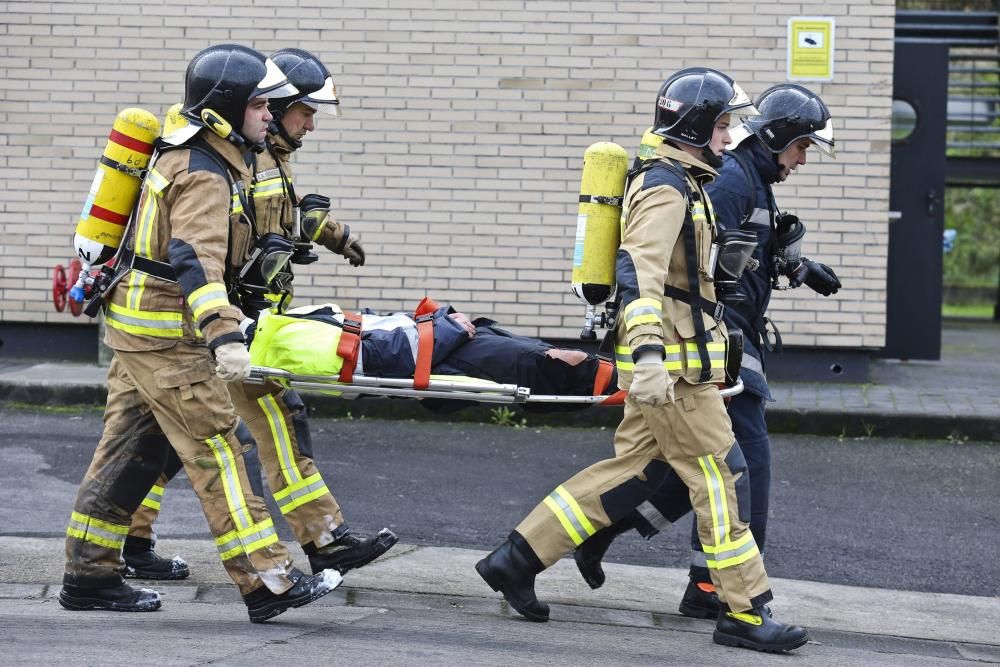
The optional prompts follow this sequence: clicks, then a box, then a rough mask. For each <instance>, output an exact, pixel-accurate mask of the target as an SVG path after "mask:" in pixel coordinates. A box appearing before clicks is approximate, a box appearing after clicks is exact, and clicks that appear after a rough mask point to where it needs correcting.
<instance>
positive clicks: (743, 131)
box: [726, 123, 753, 151]
mask: <svg viewBox="0 0 1000 667" xmlns="http://www.w3.org/2000/svg"><path fill="white" fill-rule="evenodd" d="M752 135H753V130H751V129H750V128H749V127H747V124H746V123H740V124H739V125H737V126H736V127H734V128H732V129H731V130H729V143H728V144H726V150H727V151H731V150H733V149H734V148H736V147H737V146H739V145H740V144H741V143H743V140H744V139H746V138H747V137H749V136H752Z"/></svg>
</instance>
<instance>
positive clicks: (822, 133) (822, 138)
mask: <svg viewBox="0 0 1000 667" xmlns="http://www.w3.org/2000/svg"><path fill="white" fill-rule="evenodd" d="M809 138H810V139H812V142H813V145H814V146H816V148H818V149H820V150H821V151H822V152H823V153H824V154H825V155H828V156H830V157H837V151H836V150H835V149H834V144H833V119H832V118H831V119H828V120H827V121H826V124H825V125H823V127H821V128H820V129H818V130H816V131H815V132H813V133H812V134H811V135H809Z"/></svg>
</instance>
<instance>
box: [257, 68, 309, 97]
mask: <svg viewBox="0 0 1000 667" xmlns="http://www.w3.org/2000/svg"><path fill="white" fill-rule="evenodd" d="M265 65H266V67H267V71H266V72H265V73H264V78H263V79H261V80H260V83H258V84H257V90H258V91H259V92H258V93H257V95H255V96H254V97H264V98H268V99H269V98H272V97H291V96H292V95H295V94H296V93H298V92H299V89H298V88H296V87H295V86H293V85H292V84H290V83H289V82H288V78H287V77H286V76H285V73H284V72H282V71H281V68H280V67H278V66H277V65H275V64H274V62H273V61H272V60H271V59H270V58H268V59H267V60H266V61H265Z"/></svg>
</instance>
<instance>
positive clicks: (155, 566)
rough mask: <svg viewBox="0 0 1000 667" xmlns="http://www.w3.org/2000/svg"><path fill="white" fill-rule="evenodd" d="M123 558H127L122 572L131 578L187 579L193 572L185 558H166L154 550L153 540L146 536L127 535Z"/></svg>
mask: <svg viewBox="0 0 1000 667" xmlns="http://www.w3.org/2000/svg"><path fill="white" fill-rule="evenodd" d="M122 558H124V559H125V571H124V572H123V573H122V574H123V575H124V576H125V577H128V578H130V579H159V580H165V579H170V580H175V579H187V578H188V575H189V574H191V571H190V570H189V569H188V564H187V563H185V562H184V559H183V558H181V557H180V556H174V557H173V558H164V557H163V556H161V555H160V554H158V553H156V551H154V550H153V541H152V540H147V539H146V538H144V537H133V536H132V535H129V536H128V537H126V538H125V548H124V549H122Z"/></svg>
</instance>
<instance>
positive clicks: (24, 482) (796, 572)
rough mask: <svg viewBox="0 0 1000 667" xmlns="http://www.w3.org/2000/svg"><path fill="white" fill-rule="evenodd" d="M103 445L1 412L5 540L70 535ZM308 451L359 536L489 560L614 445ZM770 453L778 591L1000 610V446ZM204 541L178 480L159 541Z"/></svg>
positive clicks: (392, 435)
mask: <svg viewBox="0 0 1000 667" xmlns="http://www.w3.org/2000/svg"><path fill="white" fill-rule="evenodd" d="M100 433H101V415H100V413H99V412H61V411H52V410H47V411H39V410H30V409H23V410H22V409H11V408H0V462H2V465H0V534H2V535H18V536H49V537H53V536H59V535H61V534H63V531H64V530H65V525H66V520H67V517H68V514H69V511H70V509H71V505H72V502H73V498H74V496H75V491H76V485H77V484H78V482H79V480H80V478H81V476H82V474H83V472H84V470H85V469H86V467H87V464H88V463H89V461H90V457H91V454H92V452H93V448H94V446H95V444H96V442H97V440H98V438H99V437H100ZM313 435H314V441H315V443H314V444H315V450H316V451H315V454H316V461H317V464H318V466H319V469H320V470H321V471H322V472H323V474H324V478H325V479H326V481H327V484H328V485H329V486H330V488H331V489H332V490H333V492H334V494H335V495H336V496H337V498H338V500H339V501H340V503H341V505H342V507H343V509H344V513H345V517H346V518H347V521H348V523H349V524H350V525H352V526H355V527H356V528H357V529H359V530H361V531H371V530H375V529H377V528H379V527H381V526H383V525H384V526H389V527H391V528H392V529H393V530H395V531H396V532H397V533H398V534H399V535H400V538H401V540H402V541H404V542H408V543H416V544H425V545H435V546H455V547H466V548H474V549H482V550H488V549H491V548H493V547H494V546H496V545H497V544H498V543H499V542H500V541H501V540H502V539H503V538H504V537H505V536H506V534H507V533H508V532H509V531H510V529H511V528H513V527H514V526H515V525H516V524H517V522H518V521H520V519H521V518H522V517H523V516H524V515H525V514H526V513H527V512H528V511H529V510H530V509H531V508H532V507H533V506H534V504H535V503H537V502H538V501H539V500H541V498H542V497H543V496H544V495H545V494H547V493H548V492H549V491H550V490H551V489H552V488H553V487H554V486H555V485H556V484H558V483H559V482H561V481H563V480H564V479H565V478H567V477H569V476H570V475H572V474H573V473H575V472H576V471H578V470H579V469H581V468H583V467H585V466H586V465H587V464H589V463H591V462H594V461H596V460H599V459H601V458H604V457H606V456H609V455H610V454H611V451H612V450H611V441H612V433H611V431H610V430H602V429H598V428H589V429H582V428H556V429H532V428H511V427H500V426H494V425H476V424H467V423H447V422H408V421H373V420H336V421H335V420H325V419H324V420H319V419H317V420H313ZM773 450H774V451H773V460H774V463H773V474H772V484H773V491H772V500H771V513H772V517H771V522H770V524H769V527H768V549H767V553H766V555H765V560H766V564H767V567H768V571H769V573H770V574H772V575H773V576H777V577H784V578H792V579H804V580H812V581H823V582H830V583H840V584H850V585H857V586H874V587H880V588H893V589H902V590H915V591H928V592H948V593H960V594H967V595H987V596H996V595H1000V559H998V558H996V554H998V553H1000V518H998V514H997V512H996V508H997V506H998V505H1000V447H998V446H997V445H996V444H987V443H956V442H946V441H914V440H889V439H837V438H823V437H815V436H776V437H775V438H774V439H773ZM274 514H275V515H276V516H277V513H276V512H275V513H274ZM686 524H687V522H686V521H684V522H682V525H679V526H678V527H676V528H674V529H672V530H671V531H668V533H667V534H665V535H661V536H659V537H658V538H656V539H654V540H651V541H644V540H642V539H640V538H638V537H637V536H634V535H628V536H625V537H623V538H621V539H620V540H619V541H618V542H616V544H615V545H614V546H613V547H612V551H611V553H610V554H609V560H611V561H615V562H621V563H630V564H641V565H665V566H672V567H683V566H685V565H686V562H687V554H688V539H689V537H688V535H689V528H688V526H687V525H686ZM204 526H205V523H204V519H203V518H202V516H201V509H200V507H199V506H198V503H197V500H196V499H195V497H194V495H193V493H192V492H191V490H190V487H189V486H188V484H187V482H186V480H183V479H178V480H176V481H175V483H174V484H172V485H171V487H170V488H168V490H167V495H166V500H165V501H164V509H163V514H162V515H161V519H160V523H159V524H158V530H159V532H160V534H161V535H171V536H173V537H198V536H205V537H206V538H207V537H208V532H207V529H205V528H204ZM283 537H285V538H286V539H288V537H289V533H288V531H287V529H283Z"/></svg>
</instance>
